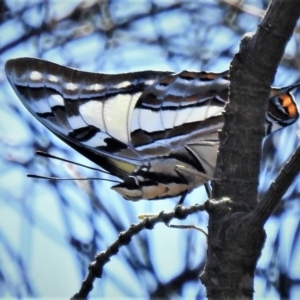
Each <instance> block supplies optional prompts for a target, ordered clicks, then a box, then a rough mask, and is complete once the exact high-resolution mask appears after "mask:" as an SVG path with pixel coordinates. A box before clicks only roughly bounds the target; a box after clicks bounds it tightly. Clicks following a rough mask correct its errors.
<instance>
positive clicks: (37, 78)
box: [29, 71, 43, 82]
mask: <svg viewBox="0 0 300 300" xmlns="http://www.w3.org/2000/svg"><path fill="white" fill-rule="evenodd" d="M29 80H31V81H34V82H41V81H42V80H43V74H42V73H40V72H38V71H32V72H30V74H29Z"/></svg>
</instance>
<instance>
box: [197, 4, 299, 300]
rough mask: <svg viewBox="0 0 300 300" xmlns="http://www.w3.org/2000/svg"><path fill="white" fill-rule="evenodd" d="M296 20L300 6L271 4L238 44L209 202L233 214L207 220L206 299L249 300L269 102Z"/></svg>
mask: <svg viewBox="0 0 300 300" xmlns="http://www.w3.org/2000/svg"><path fill="white" fill-rule="evenodd" d="M299 14H300V2H299V1H296V0H294V1H285V0H273V1H272V2H271V4H270V6H269V8H268V11H267V13H266V16H265V17H264V19H263V20H262V21H261V23H260V24H259V25H258V29H257V31H256V33H255V34H254V35H252V34H248V35H246V36H245V37H244V38H243V39H242V41H241V45H240V51H239V53H237V54H236V55H235V57H234V59H233V61H232V64H231V67H230V88H229V103H228V105H227V106H226V108H225V114H224V127H223V130H222V132H220V135H219V138H220V147H219V155H218V160H217V167H216V172H215V175H214V177H215V178H218V179H221V180H220V181H215V182H213V197H214V198H215V199H220V198H222V197H229V198H230V199H231V200H232V202H233V209H232V211H231V212H230V213H223V212H222V211H219V212H214V213H211V214H210V218H209V231H208V234H209V238H208V250H207V265H206V269H205V272H204V273H203V275H201V280H202V282H203V283H204V284H205V285H206V288H207V295H208V297H209V298H210V299H216V298H217V299H225V298H226V299H229V298H230V299H241V298H242V299H245V298H252V295H253V278H254V271H255V267H256V262H257V260H258V258H259V256H260V253H261V249H262V247H263V244H264V239H265V234H264V230H263V226H262V224H261V223H259V224H258V223H255V221H256V219H254V218H253V215H252V214H251V211H253V210H254V209H255V207H256V205H257V199H258V191H257V188H258V178H259V171H260V160H261V148H262V139H263V137H264V135H265V117H266V110H267V100H268V97H269V93H270V86H271V83H272V82H273V79H274V77H275V73H276V70H277V66H278V64H279V62H280V59H281V57H282V55H283V53H284V49H285V46H286V44H287V42H288V40H289V39H290V37H291V35H292V33H293V29H294V27H295V25H296V22H297V19H298V17H299ZM287 16H288V17H287Z"/></svg>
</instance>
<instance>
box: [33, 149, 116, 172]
mask: <svg viewBox="0 0 300 300" xmlns="http://www.w3.org/2000/svg"><path fill="white" fill-rule="evenodd" d="M35 154H36V155H39V156H43V157H48V158H53V159H57V160H60V161H64V162H67V163H70V164H73V165H76V166H80V167H84V168H87V169H90V170H94V171H98V172H101V173H104V174H108V175H111V174H110V173H109V172H107V171H103V170H100V169H97V168H93V167H89V166H86V165H83V164H80V163H76V162H74V161H71V160H68V159H65V158H61V157H58V156H55V155H52V154H49V153H47V152H44V151H40V150H37V151H35Z"/></svg>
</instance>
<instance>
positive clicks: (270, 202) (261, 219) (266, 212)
mask: <svg viewBox="0 0 300 300" xmlns="http://www.w3.org/2000/svg"><path fill="white" fill-rule="evenodd" d="M299 171H300V147H298V148H297V149H296V151H295V152H294V154H293V155H292V157H291V158H290V159H289V161H288V162H287V163H286V164H285V165H284V166H283V168H282V169H281V171H280V173H279V175H278V176H277V178H276V180H275V181H274V182H273V183H272V184H271V186H270V188H269V190H268V191H267V193H266V194H265V195H264V197H263V198H262V199H261V201H260V202H259V204H258V206H257V207H256V209H255V211H254V212H253V216H254V217H253V221H254V222H255V223H257V224H262V225H263V224H264V223H265V222H266V221H267V219H268V218H269V216H270V215H271V214H272V212H273V211H274V210H275V208H276V207H277V205H278V204H279V203H280V200H281V198H282V197H283V195H284V194H285V192H286V191H287V189H288V188H289V186H290V185H291V184H292V182H293V181H294V179H295V177H296V176H297V175H298V174H299Z"/></svg>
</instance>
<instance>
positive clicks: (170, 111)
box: [5, 58, 298, 201]
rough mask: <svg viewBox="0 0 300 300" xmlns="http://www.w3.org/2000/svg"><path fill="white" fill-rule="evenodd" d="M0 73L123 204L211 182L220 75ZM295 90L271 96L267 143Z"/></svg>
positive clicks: (223, 94)
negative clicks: (96, 169) (115, 180)
mask: <svg viewBox="0 0 300 300" xmlns="http://www.w3.org/2000/svg"><path fill="white" fill-rule="evenodd" d="M5 70H6V74H7V78H8V80H9V82H10V84H11V86H12V87H13V89H14V91H15V92H16V94H17V95H18V96H19V98H20V100H21V101H22V103H23V104H24V105H25V107H26V108H27V109H28V110H29V111H30V112H31V113H32V114H33V115H34V116H35V117H36V118H37V119H38V120H39V121H40V122H41V123H42V124H44V125H45V126H46V127H47V128H48V129H49V130H50V131H52V132H53V133H54V134H55V135H56V136H58V137H59V138H60V139H62V140H63V141H64V142H66V143H67V144H68V145H70V146H71V147H73V148H74V149H75V150H77V151H78V152H79V153H81V154H82V155H84V156H86V157H87V158H88V159H90V160H91V161H93V162H94V163H96V164H97V165H99V166H100V167H102V168H103V169H105V170H107V171H108V172H109V173H110V174H111V175H114V176H117V177H119V178H120V179H121V180H122V182H120V183H119V184H117V185H115V186H113V187H112V189H113V190H115V191H117V192H118V193H119V194H121V195H122V196H123V197H124V198H125V199H128V200H134V201H135V200H140V199H147V200H154V199H163V198H168V197H173V196H179V195H183V194H184V193H186V192H188V191H190V190H192V189H194V188H196V187H198V186H200V185H203V184H205V183H207V181H208V180H210V179H212V177H213V174H214V169H215V166H216V159H217V151H218V145H219V140H218V130H220V129H221V128H222V127H223V122H224V120H223V116H222V112H223V110H224V106H225V105H226V103H227V96H228V86H229V76H228V71H226V72H222V73H212V72H188V71H182V72H180V73H177V74H175V73H172V72H156V71H143V72H134V73H125V74H119V75H108V74H101V73H90V72H83V71H79V70H76V69H71V68H68V67H64V66H61V65H58V64H55V63H52V62H48V61H44V60H40V59H34V58H17V59H12V60H9V61H7V63H6V66H5ZM296 86H297V85H294V86H289V87H286V88H281V89H280V88H279V89H278V88H271V90H270V97H269V104H268V111H267V115H266V122H265V127H266V134H267V135H268V134H271V133H272V132H274V131H276V130H279V129H281V128H283V127H286V126H288V125H290V124H293V123H294V122H295V121H296V120H297V119H298V110H297V106H296V103H295V100H294V96H293V95H292V94H291V93H290V90H291V89H292V88H294V87H296Z"/></svg>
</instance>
